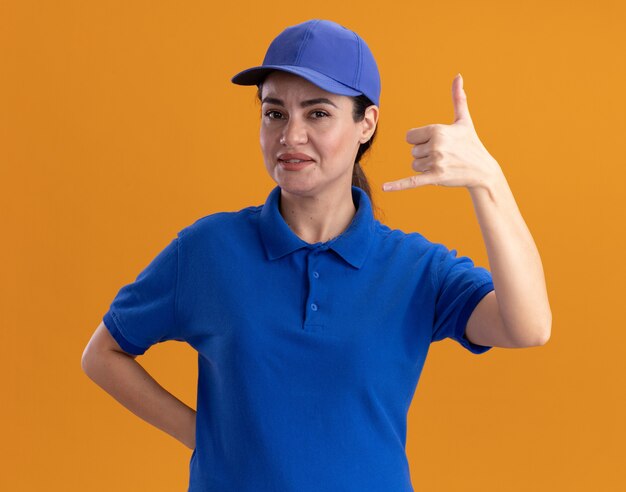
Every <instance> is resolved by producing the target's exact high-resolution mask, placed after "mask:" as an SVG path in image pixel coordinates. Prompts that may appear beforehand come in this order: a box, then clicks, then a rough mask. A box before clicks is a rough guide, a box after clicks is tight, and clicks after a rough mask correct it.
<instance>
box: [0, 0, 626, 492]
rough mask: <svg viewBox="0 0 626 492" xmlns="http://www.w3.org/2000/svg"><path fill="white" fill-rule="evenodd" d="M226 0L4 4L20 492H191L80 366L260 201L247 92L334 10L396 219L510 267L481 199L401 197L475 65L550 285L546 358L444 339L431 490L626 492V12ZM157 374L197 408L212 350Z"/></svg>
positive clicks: (426, 398) (584, 5)
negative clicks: (183, 235) (359, 39)
mask: <svg viewBox="0 0 626 492" xmlns="http://www.w3.org/2000/svg"><path fill="white" fill-rule="evenodd" d="M219 3H220V4H221V5H220V7H219V8H218V7H215V6H212V5H211V3H210V2H206V1H193V2H191V1H189V2H174V1H167V2H158V1H128V0H125V1H109V0H108V1H106V2H78V1H63V2H61V1H59V2H33V1H30V0H29V1H25V0H19V1H3V2H2V3H0V166H1V168H0V186H1V190H0V191H1V193H0V214H1V218H2V224H1V225H2V227H1V231H2V232H1V233H2V241H1V242H0V248H1V253H2V257H3V258H4V262H3V264H2V267H1V269H0V271H1V272H2V273H1V276H2V282H1V283H0V289H2V290H1V292H0V323H1V330H0V335H1V336H2V344H1V350H2V354H1V358H0V364H2V366H1V370H2V381H3V385H2V386H3V388H2V403H1V404H0V408H1V415H0V416H1V417H2V422H3V424H4V425H3V436H2V442H3V444H2V446H1V447H0V453H2V456H0V463H1V465H0V466H1V467H2V472H1V473H0V489H2V490H10V491H13V492H16V491H40V490H55V491H56V490H58V491H66V490H72V491H74V490H75V491H79V490H80V491H83V490H87V491H109V490H116V491H120V492H123V491H140V490H150V491H173V490H180V491H182V490H186V487H187V480H188V460H189V458H190V455H191V451H190V450H189V449H188V448H186V447H185V446H184V445H182V444H181V443H179V442H178V441H176V440H175V439H173V438H172V437H170V436H169V435H167V434H165V433H163V432H161V431H159V430H158V429H156V428H155V427H152V426H150V425H149V424H147V423H145V422H143V421H142V420H141V419H139V418H138V417H136V416H135V415H134V414H132V413H131V412H129V411H127V410H126V409H125V408H124V407H122V406H121V405H120V404H119V403H117V401H115V400H114V399H113V398H112V397H110V396H109V395H108V394H107V393H105V392H104V391H103V390H102V389H100V388H99V387H98V386H97V385H96V384H95V383H93V382H92V381H91V380H90V379H89V378H88V377H87V376H86V375H85V374H84V373H83V371H82V369H81V364H80V362H81V355H82V352H83V349H84V348H85V345H86V344H87V342H88V340H89V338H90V337H91V335H92V333H93V331H94V330H95V328H96V326H97V325H98V324H99V322H100V320H101V318H102V315H103V314H104V313H105V312H106V310H107V309H108V306H109V303H110V302H111V301H112V299H113V297H114V296H115V294H116V293H117V291H118V289H119V288H120V287H121V286H122V285H124V284H126V283H128V282H130V281H132V280H134V278H135V277H136V275H137V274H138V273H139V271H140V270H141V269H143V268H144V267H145V266H146V265H147V264H148V262H149V261H150V260H151V259H152V258H153V257H154V256H156V254H157V253H158V252H159V251H160V250H161V249H163V248H164V247H165V246H166V245H167V243H168V242H169V241H170V239H171V238H173V237H174V236H175V234H176V232H177V231H178V230H180V229H182V228H183V227H185V226H186V225H189V224H190V223H192V222H193V221H194V220H196V219H197V218H199V217H202V216H204V215H208V214H210V213H213V212H217V211H222V210H239V209H241V208H243V207H245V206H249V205H259V204H262V203H263V202H264V200H265V198H266V196H267V194H268V193H269V191H270V190H271V189H272V188H273V186H274V182H273V181H272V180H271V179H270V178H269V176H268V175H267V173H266V171H265V168H264V165H263V160H262V155H261V151H260V148H259V141H258V124H259V107H258V105H257V104H256V103H255V94H254V92H255V90H254V88H251V87H240V86H235V85H233V84H232V83H231V82H230V77H231V76H232V75H234V74H235V73H237V72H238V71H240V70H242V69H244V68H248V67H251V66H253V65H257V64H260V63H261V61H262V59H263V56H264V54H265V49H266V47H267V45H268V44H269V42H270V41H271V40H272V39H273V38H274V37H275V36H276V35H277V34H278V33H279V32H280V31H281V30H282V29H284V28H285V27H287V26H288V25H292V24H296V23H299V22H302V21H304V20H307V19H309V18H315V17H317V18H327V19H331V20H335V21H336V22H339V23H341V24H343V25H345V26H346V27H349V28H350V29H353V30H355V31H356V32H358V33H359V34H361V35H362V36H363V37H364V39H365V40H366V41H367V43H368V45H369V46H370V48H371V49H372V51H373V52H374V54H375V56H376V58H377V60H378V64H379V67H380V71H381V75H382V87H383V89H382V97H381V116H380V126H379V134H378V137H377V141H376V142H375V144H374V147H373V149H372V150H373V152H372V154H371V155H370V157H369V158H368V159H367V160H366V161H365V162H364V168H365V171H366V173H367V174H368V176H369V179H370V182H371V184H372V187H373V188H374V189H375V192H374V200H375V203H376V204H377V205H378V206H379V207H380V208H382V210H383V211H384V216H383V217H381V218H382V220H383V222H385V223H387V224H388V225H389V226H390V227H394V228H401V229H403V230H404V231H407V232H408V231H419V232H421V233H422V234H424V235H425V236H426V237H427V238H429V239H431V240H433V241H437V242H443V243H444V244H446V245H447V246H449V247H450V248H455V249H457V250H458V252H459V254H460V255H467V256H470V257H471V258H472V259H474V261H475V264H476V265H481V266H486V267H488V258H487V255H486V251H485V247H484V243H483V241H482V237H481V233H480V229H479V226H478V223H477V220H476V217H475V214H474V210H473V208H472V203H471V200H470V196H469V193H468V192H467V190H465V189H462V188H446V187H433V186H431V187H424V188H418V189H414V190H405V191H402V192H393V193H384V192H382V190H381V186H382V183H383V182H385V181H390V180H394V179H399V178H402V177H405V176H408V175H410V174H411V173H412V170H411V167H410V164H411V161H412V157H411V156H410V146H409V144H407V143H406V142H405V141H404V137H405V134H406V131H407V130H408V129H409V128H412V127H417V126H423V125H427V124H430V123H446V124H450V123H452V121H453V116H454V113H453V105H452V98H451V87H452V80H453V78H454V76H455V75H456V73H457V72H461V73H462V75H463V77H464V83H465V90H466V93H467V96H468V104H469V109H470V112H471V115H472V118H473V121H474V124H475V126H476V129H477V132H478V135H479V136H480V138H481V140H482V142H483V143H484V144H485V146H486V147H487V149H488V150H489V151H490V153H491V154H492V155H493V156H494V157H495V158H496V159H497V160H498V162H499V163H500V165H501V167H502V168H503V170H504V172H505V175H506V177H507V179H508V182H509V185H510V187H511V189H512V191H513V194H514V196H515V198H516V200H517V203H518V205H519V208H520V210H521V212H522V215H523V217H524V219H525V220H526V223H527V224H528V227H529V228H530V230H531V232H532V234H533V237H534V239H535V241H536V243H537V246H538V248H539V251H540V253H541V257H542V260H543V265H544V270H545V274H546V280H547V285H548V292H549V297H550V301H551V306H552V312H553V326H552V338H551V340H550V341H549V342H548V344H547V345H545V346H543V347H535V348H528V349H503V348H494V349H493V350H492V351H490V352H489V353H487V354H484V355H478V356H477V355H473V354H470V353H469V352H467V351H466V350H464V349H463V348H462V347H461V346H460V345H458V344H456V343H455V342H453V341H451V340H445V341H442V342H439V343H436V344H433V345H432V347H431V351H430V353H429V357H428V359H427V362H426V365H425V367H424V371H423V374H422V378H421V380H420V383H419V385H418V388H417V391H416V394H415V397H414V400H413V405H412V407H411V410H410V414H409V426H408V436H407V453H408V456H409V461H410V466H411V475H412V480H413V485H414V487H415V490H416V492H418V491H461V490H462V491H472V490H480V491H503V490H506V491H528V490H534V491H554V490H568V491H574V490H580V491H589V490H618V489H619V490H624V489H626V478H625V476H624V466H623V465H624V461H623V460H624V442H625V439H626V432H625V427H626V426H625V421H626V418H625V416H626V402H625V399H624V391H625V390H624V389H625V386H626V385H625V383H626V378H625V374H626V364H625V360H626V357H625V347H626V334H625V330H626V326H625V323H624V313H623V311H621V309H620V308H619V306H622V307H623V306H624V301H623V296H624V293H625V289H624V278H625V277H624V275H625V274H626V271H625V268H624V260H623V257H624V250H625V244H624V224H625V220H624V210H625V207H624V191H623V188H624V180H625V177H626V172H625V171H624V164H625V159H624V148H623V147H624V141H625V140H624V136H625V133H626V131H625V130H626V123H625V122H626V119H625V114H626V111H625V110H626V105H625V104H624V92H625V90H626V89H625V86H626V70H625V62H624V53H625V52H626V42H625V36H624V34H623V33H624V31H623V26H624V25H625V24H626V16H625V15H624V14H625V12H624V6H623V3H621V2H618V1H594V2H587V1H586V2H581V1H572V0H569V1H565V0H562V1H552V2H550V1H545V0H544V1H537V0H532V1H525V2H515V3H513V2H502V1H496V0H493V1H471V2H468V1H466V0H458V1H437V2H432V1H431V2H410V3H409V2H407V3H406V4H403V3H400V2H373V1H369V2H366V3H364V2H357V3H353V4H351V3H342V2H337V1H335V0H333V1H326V0H316V1H315V2H309V3H305V2H301V3H294V2H291V1H283V0H276V1H273V2H261V3H259V2H241V1H239V2H219ZM138 361H139V362H140V363H141V364H142V365H143V366H144V367H145V368H146V369H147V370H148V372H150V373H151V374H152V375H153V376H154V377H155V379H156V380H157V381H159V383H160V384H162V385H163V386H164V387H165V388H166V389H168V391H170V392H172V393H173V394H174V395H176V396H177V397H179V398H180V399H181V400H183V401H185V402H186V403H187V404H188V405H190V406H192V407H193V408H195V397H196V393H195V391H196V377H197V372H196V371H197V367H196V352H195V351H194V350H193V349H192V348H191V347H190V346H188V345H186V344H182V343H173V342H171V343H165V344H159V345H156V346H154V347H153V348H152V349H151V350H150V351H149V352H148V353H147V354H146V355H144V356H142V357H140V358H139V359H138ZM260 492H262V491H260ZM320 492H323V491H320Z"/></svg>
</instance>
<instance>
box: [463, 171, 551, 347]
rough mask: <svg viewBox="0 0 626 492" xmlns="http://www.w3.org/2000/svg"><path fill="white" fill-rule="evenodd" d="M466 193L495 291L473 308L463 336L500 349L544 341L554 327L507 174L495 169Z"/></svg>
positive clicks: (534, 254) (538, 260) (537, 262)
mask: <svg viewBox="0 0 626 492" xmlns="http://www.w3.org/2000/svg"><path fill="white" fill-rule="evenodd" d="M497 168H498V169H499V166H497ZM469 192H470V195H471V197H472V202H473V204H474V210H475V212H476V216H477V218H478V223H479V224H480V229H481V231H482V235H483V239H484V241H485V247H486V249H487V256H488V257H489V266H490V271H491V275H492V277H493V285H494V288H495V290H494V291H493V292H490V293H489V294H487V295H486V296H485V297H484V298H483V299H482V300H481V301H480V302H479V303H478V305H477V306H476V308H475V309H474V311H473V312H472V315H471V316H470V318H469V320H468V322H467V328H466V334H467V338H469V339H470V340H471V341H472V342H474V343H477V344H479V345H489V346H499V347H528V346H535V345H543V344H544V343H546V342H547V341H548V339H549V338H550V331H551V325H552V312H551V310H550V304H549V302H548V293H547V289H546V282H545V277H544V273H543V267H542V264H541V258H540V256H539V252H538V250H537V246H536V245H535V242H534V241H533V238H532V236H531V234H530V231H529V230H528V227H527V226H526V223H525V222H524V219H523V218H522V215H521V213H520V211H519V209H518V207H517V204H516V203H515V198H514V197H513V193H512V192H511V189H510V188H509V185H508V183H507V181H506V178H505V176H504V174H503V173H502V172H498V173H494V175H493V179H492V180H491V181H489V182H486V183H484V184H483V185H481V186H476V187H472V188H469Z"/></svg>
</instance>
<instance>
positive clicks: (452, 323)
mask: <svg viewBox="0 0 626 492" xmlns="http://www.w3.org/2000/svg"><path fill="white" fill-rule="evenodd" d="M456 255H457V251H456V250H454V249H453V250H451V251H449V250H448V249H447V248H446V247H445V246H443V248H442V253H441V255H440V256H438V258H439V259H438V260H437V259H435V262H436V267H435V268H433V270H432V272H433V278H434V285H435V292H436V293H437V296H436V300H435V318H434V323H433V333H432V339H431V341H432V342H436V341H439V340H443V339H444V338H448V337H449V338H452V339H453V340H455V341H457V342H458V343H460V344H461V345H462V346H463V347H465V348H466V349H467V350H469V351H470V352H472V353H474V354H482V353H484V352H486V351H487V350H489V349H491V348H493V347H490V346H485V345H477V344H475V343H472V342H471V341H470V340H469V339H468V338H467V336H466V335H465V328H466V326H467V321H468V319H469V317H470V315H471V314H472V311H473V310H474V308H475V307H476V305H477V304H478V303H479V302H480V300H481V299H482V298H483V297H485V295H487V294H488V293H489V292H490V291H492V290H494V286H493V280H492V277H491V273H490V272H489V270H487V269H486V268H483V267H476V266H474V262H473V261H472V260H471V259H470V258H468V257H467V256H461V257H458V258H457V257H456Z"/></svg>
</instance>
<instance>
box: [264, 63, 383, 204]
mask: <svg viewBox="0 0 626 492" xmlns="http://www.w3.org/2000/svg"><path fill="white" fill-rule="evenodd" d="M261 98H262V106H261V131H260V140H261V149H262V151H263V158H264V160H265V167H266V168H267V171H268V172H269V174H270V176H271V177H272V178H273V179H274V181H276V183H277V184H278V185H279V186H280V187H281V188H282V189H283V190H285V191H287V192H290V193H294V194H299V195H308V196H311V195H317V194H319V193H320V192H327V191H329V192H331V193H332V192H335V191H336V192H340V191H341V190H345V187H347V188H350V185H351V183H352V168H353V166H354V159H355V157H356V153H357V150H358V148H359V145H360V144H361V143H362V142H366V141H367V140H368V139H369V138H370V137H371V135H372V134H373V133H374V129H375V126H376V118H377V116H378V110H377V108H376V107H375V106H370V108H368V110H367V112H366V118H364V120H363V121H361V122H355V121H354V120H353V119H352V108H353V102H352V99H351V98H349V97H347V96H340V95H337V94H333V93H330V92H326V91H325V90H323V89H321V88H319V87H318V86H316V85H314V84H312V83H311V82H309V81H308V80H306V79H303V78H302V77H299V76H297V75H294V74H291V73H287V72H282V71H275V72H272V73H270V74H269V75H268V76H267V77H266V79H265V81H264V83H263V90H262V94H261ZM294 160H296V161H298V162H286V161H294Z"/></svg>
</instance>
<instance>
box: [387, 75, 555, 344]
mask: <svg viewBox="0 0 626 492" xmlns="http://www.w3.org/2000/svg"><path fill="white" fill-rule="evenodd" d="M452 102H453V104H454V122H453V123H452V124H451V125H444V124H432V125H427V126H422V127H419V128H412V129H410V130H409V131H408V132H407V135H406V140H407V142H408V143H409V144H412V146H413V147H412V149H411V155H412V156H413V162H412V168H413V170H415V171H417V172H420V173H421V174H414V175H412V176H410V177H408V178H404V179H399V180H396V181H389V182H386V183H384V184H383V190H384V191H398V190H405V189H409V188H418V187H420V186H425V185H443V186H463V187H466V188H467V189H468V190H469V193H470V196H471V198H472V202H473V204H474V210H475V212H476V216H477V218H478V223H479V225H480V229H481V232H482V235H483V239H484V242H485V246H486V250H487V255H488V257H489V266H490V271H491V274H492V277H493V284H494V289H495V290H494V291H492V292H490V293H489V294H487V295H486V296H485V297H484V298H483V299H482V301H481V302H480V303H479V304H478V305H477V306H476V308H475V309H474V312H473V313H472V315H471V316H470V319H469V320H468V323H467V328H466V335H467V337H468V338H469V339H470V340H471V341H472V342H474V343H477V344H480V345H496V346H502V347H528V346H535V345H543V344H545V343H546V342H547V341H548V339H549V338H550V332H551V325H552V313H551V310H550V304H549V301H548V295H547V288H546V283H545V277H544V273H543V267H542V264H541V258H540V256H539V252H538V250H537V247H536V245H535V242H534V240H533V238H532V235H531V233H530V231H529V230H528V227H527V226H526V223H525V222H524V219H523V218H522V215H521V213H520V211H519V209H518V207H517V204H516V202H515V198H514V197H513V193H512V192H511V189H510V188H509V185H508V183H507V181H506V178H505V176H504V173H503V172H502V169H501V168H500V165H499V164H498V162H497V161H496V160H495V159H494V158H493V157H492V156H491V154H489V152H488V151H487V149H486V148H485V146H484V145H483V144H482V142H481V141H480V139H479V138H478V135H477V133H476V130H475V128H474V123H473V121H472V118H471V116H470V112H469V108H468V105H467V96H466V94H465V90H464V89H463V78H462V77H461V74H460V73H459V74H458V75H457V76H456V77H455V78H454V80H453V82H452Z"/></svg>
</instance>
